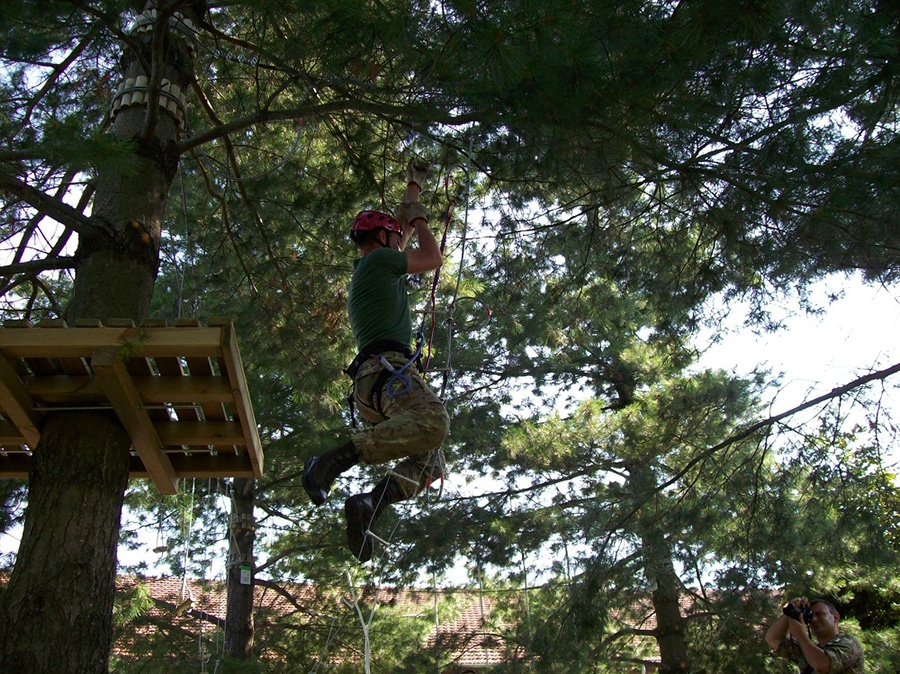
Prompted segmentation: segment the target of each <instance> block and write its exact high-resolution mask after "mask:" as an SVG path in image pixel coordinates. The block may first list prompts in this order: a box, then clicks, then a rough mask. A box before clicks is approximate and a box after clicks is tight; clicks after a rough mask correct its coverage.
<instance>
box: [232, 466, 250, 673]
mask: <svg viewBox="0 0 900 674" xmlns="http://www.w3.org/2000/svg"><path fill="white" fill-rule="evenodd" d="M255 494H256V492H255V489H254V481H253V480H252V479H249V478H243V477H241V478H235V480H234V487H233V490H232V498H231V504H232V506H231V518H230V520H229V529H230V532H229V533H230V536H229V549H228V579H227V580H228V606H227V611H226V615H225V655H227V656H229V657H232V658H239V659H241V660H249V659H250V658H251V657H252V656H253V541H254V539H255V538H256V533H255V532H256V523H255V519H254V517H253V506H254V503H255Z"/></svg>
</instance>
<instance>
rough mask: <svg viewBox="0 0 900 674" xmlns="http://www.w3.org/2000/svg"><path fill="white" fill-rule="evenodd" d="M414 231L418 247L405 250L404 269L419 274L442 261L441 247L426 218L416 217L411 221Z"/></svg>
mask: <svg viewBox="0 0 900 674" xmlns="http://www.w3.org/2000/svg"><path fill="white" fill-rule="evenodd" d="M411 224H412V226H413V227H414V228H415V231H416V238H417V239H418V241H419V247H418V248H416V249H413V250H408V251H406V271H407V273H409V274H421V273H422V272H425V271H431V270H432V269H437V268H438V267H440V266H441V265H442V264H443V263H444V256H443V255H442V254H441V247H440V245H439V244H438V242H437V239H436V238H434V234H433V233H432V231H431V228H430V227H429V226H428V220H426V219H425V218H423V217H417V218H416V219H415V220H413V221H412V223H411Z"/></svg>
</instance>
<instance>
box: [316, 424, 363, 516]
mask: <svg viewBox="0 0 900 674" xmlns="http://www.w3.org/2000/svg"><path fill="white" fill-rule="evenodd" d="M358 462H359V452H357V451H356V447H354V446H353V441H351V440H348V441H347V442H345V443H344V444H343V445H340V446H339V447H335V448H334V449H329V450H328V451H327V452H325V453H324V454H320V455H319V456H311V457H309V458H308V459H307V460H306V464H305V465H304V467H303V479H302V482H303V488H304V489H305V490H306V493H307V494H309V499H310V500H311V501H312V502H313V503H314V504H315V505H317V506H319V505H322V504H323V503H325V499H326V498H327V497H328V492H329V491H330V490H331V484H332V482H334V479H335V478H336V477H337V476H338V475H340V474H341V473H343V472H344V471H345V470H349V469H350V468H352V467H353V466H355V465H356V464H357V463H358Z"/></svg>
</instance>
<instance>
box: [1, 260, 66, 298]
mask: <svg viewBox="0 0 900 674" xmlns="http://www.w3.org/2000/svg"><path fill="white" fill-rule="evenodd" d="M74 268H75V258H74V257H71V256H61V257H47V258H42V259H40V260H29V261H28V262H17V263H15V264H8V265H5V266H2V267H0V277H7V278H8V277H10V276H14V275H16V274H28V275H29V276H35V275H37V274H39V273H41V272H42V271H50V270H51V269H74ZM7 290H8V289H7ZM2 292H4V291H0V294H2Z"/></svg>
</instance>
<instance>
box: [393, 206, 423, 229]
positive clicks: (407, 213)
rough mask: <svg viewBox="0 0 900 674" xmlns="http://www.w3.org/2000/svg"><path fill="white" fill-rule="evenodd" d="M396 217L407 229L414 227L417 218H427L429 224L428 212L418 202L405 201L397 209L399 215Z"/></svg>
mask: <svg viewBox="0 0 900 674" xmlns="http://www.w3.org/2000/svg"><path fill="white" fill-rule="evenodd" d="M394 217H396V218H397V222H399V223H400V225H401V226H402V227H404V228H407V227H412V226H413V224H412V223H413V220H415V219H416V218H425V222H428V211H427V210H426V209H425V207H424V206H423V205H422V204H420V203H419V202H418V201H404V202H403V203H402V204H400V206H399V207H398V208H397V214H396V215H395V216H394Z"/></svg>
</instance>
